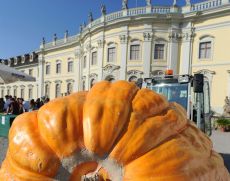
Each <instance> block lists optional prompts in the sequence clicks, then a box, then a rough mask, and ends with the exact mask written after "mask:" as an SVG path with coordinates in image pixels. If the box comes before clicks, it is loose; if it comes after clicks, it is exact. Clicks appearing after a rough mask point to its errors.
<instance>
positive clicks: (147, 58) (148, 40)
mask: <svg viewBox="0 0 230 181" xmlns="http://www.w3.org/2000/svg"><path fill="white" fill-rule="evenodd" d="M143 37H144V43H143V50H144V52H143V70H144V77H145V78H148V77H150V71H151V70H150V67H151V60H152V37H153V33H152V32H148V31H146V32H144V33H143Z"/></svg>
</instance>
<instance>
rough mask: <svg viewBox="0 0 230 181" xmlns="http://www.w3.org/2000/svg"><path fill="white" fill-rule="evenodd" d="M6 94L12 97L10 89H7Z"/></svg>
mask: <svg viewBox="0 0 230 181" xmlns="http://www.w3.org/2000/svg"><path fill="white" fill-rule="evenodd" d="M6 94H7V95H10V87H7V90H6Z"/></svg>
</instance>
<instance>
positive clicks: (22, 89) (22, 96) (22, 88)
mask: <svg viewBox="0 0 230 181" xmlns="http://www.w3.org/2000/svg"><path fill="white" fill-rule="evenodd" d="M21 98H23V99H25V88H24V87H21Z"/></svg>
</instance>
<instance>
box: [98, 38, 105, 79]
mask: <svg viewBox="0 0 230 181" xmlns="http://www.w3.org/2000/svg"><path fill="white" fill-rule="evenodd" d="M97 44H98V50H97V60H98V67H99V72H98V79H97V80H98V81H101V80H102V74H103V61H104V39H103V38H102V39H100V40H98V41H97Z"/></svg>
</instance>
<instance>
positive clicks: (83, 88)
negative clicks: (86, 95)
mask: <svg viewBox="0 0 230 181" xmlns="http://www.w3.org/2000/svg"><path fill="white" fill-rule="evenodd" d="M82 90H83V91H84V90H85V80H83V81H82Z"/></svg>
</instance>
